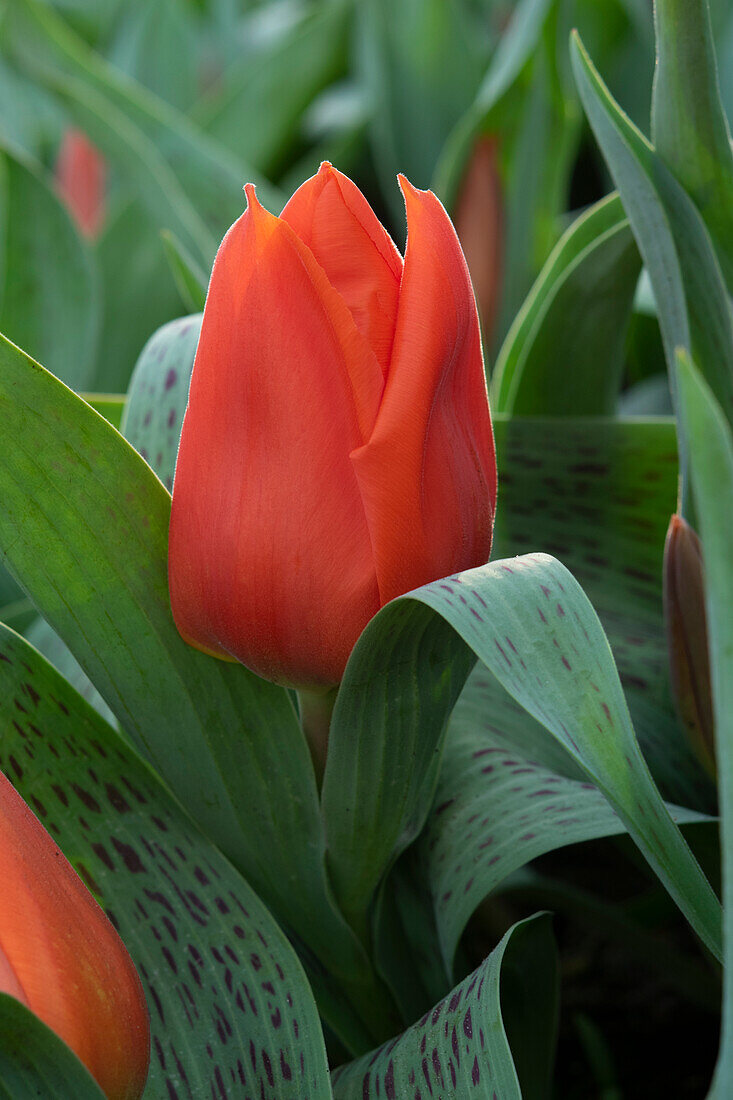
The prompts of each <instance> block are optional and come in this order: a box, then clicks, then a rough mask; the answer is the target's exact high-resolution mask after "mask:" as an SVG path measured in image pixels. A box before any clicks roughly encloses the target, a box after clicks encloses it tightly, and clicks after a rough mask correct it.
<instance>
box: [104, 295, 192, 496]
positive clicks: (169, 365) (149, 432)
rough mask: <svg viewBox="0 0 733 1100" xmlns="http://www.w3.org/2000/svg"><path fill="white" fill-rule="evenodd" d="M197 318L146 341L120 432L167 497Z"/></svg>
mask: <svg viewBox="0 0 733 1100" xmlns="http://www.w3.org/2000/svg"><path fill="white" fill-rule="evenodd" d="M201 317H202V315H201V314H200V313H195V314H193V315H192V316H190V317H179V318H178V319H177V320H176V321H169V322H168V324H167V325H163V327H162V328H159V329H158V331H157V332H155V333H153V335H152V336H151V337H150V339H149V340H148V342H147V344H146V345H145V347H144V348H143V350H142V351H141V352H140V356H139V358H138V361H137V363H136V364H135V370H134V371H133V373H132V378H131V379H130V385H129V388H128V391H127V402H126V405H125V412H124V415H123V417H122V425H121V427H120V431H121V432H122V434H123V435H124V437H125V438H126V439H128V440H129V441H130V443H132V445H133V447H134V448H135V450H136V451H137V452H138V453H139V454H140V455H142V457H143V458H144V459H145V461H146V462H147V463H148V465H149V466H152V468H153V469H154V470H155V472H156V474H157V475H158V477H159V478H160V480H161V481H162V482H163V484H164V485H165V487H166V489H167V490H168V492H170V491H171V489H172V488H173V474H174V472H175V469H176V457H177V455H178V442H179V439H180V437H181V425H182V424H183V414H184V413H185V411H186V402H187V401H188V387H189V384H190V381H191V371H192V370H193V360H194V356H195V355H196V345H197V344H198V339H199V332H200V331H201Z"/></svg>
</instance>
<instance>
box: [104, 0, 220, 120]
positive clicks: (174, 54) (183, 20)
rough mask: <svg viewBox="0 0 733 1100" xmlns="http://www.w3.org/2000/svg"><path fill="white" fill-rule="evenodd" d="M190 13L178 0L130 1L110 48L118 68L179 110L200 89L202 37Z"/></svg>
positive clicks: (187, 105)
mask: <svg viewBox="0 0 733 1100" xmlns="http://www.w3.org/2000/svg"><path fill="white" fill-rule="evenodd" d="M192 14H193V13H192V11H191V8H190V6H189V5H187V4H186V3H183V2H182V0H156V3H154V4H148V3H139V2H138V3H137V4H132V5H130V4H128V5H127V6H126V11H125V18H124V19H123V20H121V21H120V23H119V28H118V31H117V34H116V35H115V38H114V41H113V42H112V46H111V49H110V51H109V58H110V61H111V62H112V63H113V64H114V65H115V66H116V67H117V68H118V69H121V70H122V71H123V72H124V73H127V74H128V75H129V76H131V77H132V78H133V79H134V80H137V81H139V82H140V84H142V85H144V86H145V87H146V88H148V89H149V90H150V91H151V92H153V94H154V95H156V96H160V98H161V99H164V100H166V101H167V102H168V103H170V104H172V105H173V106H174V107H177V108H178V110H180V111H187V110H189V109H190V107H191V106H192V104H193V103H194V102H195V100H196V98H197V96H198V92H199V88H198V84H199V80H200V75H199V74H200V72H201V62H202V57H201V54H202V52H203V51H202V49H201V46H200V45H199V43H200V42H201V37H202V36H201V35H200V34H197V30H198V28H197V25H196V23H195V22H194V19H193V18H192Z"/></svg>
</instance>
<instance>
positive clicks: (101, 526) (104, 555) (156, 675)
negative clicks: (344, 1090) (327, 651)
mask: <svg viewBox="0 0 733 1100" xmlns="http://www.w3.org/2000/svg"><path fill="white" fill-rule="evenodd" d="M0 412H1V414H2V418H3V425H4V430H5V432H6V433H7V439H9V440H12V446H9V447H7V448H5V449H4V451H3V453H2V456H1V457H0V495H2V499H3V508H2V510H1V511H0V549H1V550H2V551H3V552H4V554H5V560H6V562H7V565H8V566H9V567H10V568H11V570H12V571H13V573H14V574H15V576H16V577H17V579H18V580H19V581H20V582H21V584H22V585H23V587H24V588H25V589H26V590H27V591H28V592H29V593H30V594H31V595H32V597H33V600H34V602H35V603H36V605H37V606H38V608H39V610H40V611H41V613H42V614H43V616H44V617H45V618H46V619H47V621H48V622H49V624H50V625H51V626H52V627H53V629H54V630H55V631H56V632H57V633H58V634H59V635H60V636H61V638H62V639H63V640H64V641H65V642H66V644H67V645H68V646H69V649H70V650H71V651H72V653H73V654H74V656H75V657H76V658H77V660H78V661H79V663H80V665H81V666H82V668H83V669H84V671H85V672H86V674H87V675H88V676H89V678H90V680H91V681H92V683H93V684H94V686H95V687H96V688H97V690H98V691H99V692H100V694H101V695H102V696H103V698H104V699H105V701H106V702H107V704H108V706H109V707H110V708H111V710H112V711H113V713H114V714H115V716H116V717H117V719H118V720H119V722H120V724H121V727H122V729H123V730H124V731H126V733H127V734H128V736H129V737H130V738H131V740H132V742H133V743H134V744H135V745H136V746H137V747H138V748H140V749H141V751H143V752H144V753H145V754H146V755H147V757H148V759H149V760H151V761H152V762H153V763H154V764H155V765H156V767H157V768H158V770H159V771H160V774H161V775H162V776H163V778H164V779H165V780H166V781H167V782H168V783H169V785H170V786H171V788H172V789H173V791H174V792H175V794H176V795H177V796H178V797H179V798H180V799H181V801H182V802H183V804H184V805H185V806H186V807H187V809H188V810H189V811H190V813H191V814H192V816H193V817H194V818H195V820H196V821H197V823H198V824H199V825H200V826H201V827H202V828H203V829H204V831H205V832H206V833H207V834H208V835H209V836H211V837H212V839H213V840H214V841H215V842H216V843H218V844H219V846H220V847H221V849H222V851H223V852H224V853H225V854H226V855H227V856H228V858H230V859H231V860H232V862H233V863H234V864H235V866H236V867H237V868H238V869H239V870H240V871H242V872H243V873H244V874H246V876H247V879H248V881H250V882H251V883H252V885H253V887H254V888H255V889H256V890H257V891H258V893H259V894H260V895H261V896H262V897H263V900H265V901H266V903H267V904H268V905H269V906H270V907H271V908H272V909H273V911H274V913H275V915H276V916H277V917H278V919H280V920H281V921H282V922H283V923H284V924H285V925H286V926H287V927H288V929H289V930H292V931H293V933H294V934H296V935H297V937H298V939H299V941H301V942H302V945H303V946H302V950H303V952H304V953H305V954H306V956H307V957H308V958H309V959H310V960H312V961H313V967H311V970H310V973H311V975H312V977H313V981H314V982H315V983H316V984H317V992H318V996H319V999H320V1000H319V1003H320V1005H321V1008H322V1010H323V1012H324V1014H326V1015H327V1017H328V1018H329V1024H331V1026H332V1027H333V1028H334V1030H336V1031H337V1032H338V1033H339V1034H342V1035H343V1037H344V1041H345V1042H346V1043H347V1044H348V1045H350V1046H351V1048H352V1049H354V1050H358V1049H364V1047H365V1046H366V1045H368V1043H369V1035H372V1036H375V1035H376V1036H378V1037H381V1035H382V1034H383V1033H384V1030H385V1029H387V1028H390V1027H392V1026H393V1020H394V1016H393V1009H392V1008H391V1006H390V1001H389V998H388V997H387V996H386V992H385V990H384V989H383V987H382V986H381V985H380V984H379V983H378V982H377V980H376V978H375V975H374V973H373V971H372V969H371V967H370V965H369V963H368V960H367V958H366V956H365V955H364V953H363V952H362V951H361V950H360V948H359V946H358V943H357V941H356V940H355V938H354V936H353V935H352V933H351V932H350V930H349V928H348V926H347V925H346V923H345V922H344V920H343V918H342V917H341V915H340V914H339V913H338V911H337V910H336V908H335V906H334V903H333V899H332V897H331V893H330V887H329V884H328V880H327V877H326V870H325V861H324V850H325V838H324V833H323V824H322V821H321V816H320V808H319V803H318V793H317V789H316V783H315V777H314V774H313V766H312V763H311V759H310V755H309V752H308V748H307V746H306V742H305V738H304V736H303V733H302V731H301V729H300V725H299V723H298V720H297V717H296V714H295V711H294V708H293V704H292V701H291V699H290V697H289V695H288V693H287V692H286V691H285V690H284V689H282V688H279V687H276V686H275V685H273V684H269V683H266V682H265V681H263V680H260V679H258V678H257V677H256V676H254V675H253V674H252V673H250V672H248V671H247V670H246V669H244V668H243V667H242V666H240V665H235V664H232V663H228V662H223V661H217V660H215V659H214V658H211V657H207V656H205V655H204V654H202V653H200V652H198V651H197V650H195V649H193V648H192V647H191V646H188V645H186V643H185V642H184V641H183V640H182V638H181V637H180V635H179V634H178V631H177V630H176V627H175V625H174V622H173V618H172V616H171V611H170V603H169V596H168V578H167V536H168V523H169V515H170V496H169V494H168V493H167V492H166V490H165V489H164V487H163V485H162V484H161V482H160V481H159V480H158V478H157V477H156V476H155V475H154V474H153V472H152V471H151V470H150V468H149V466H147V464H146V463H145V462H144V461H143V459H142V458H141V457H140V456H139V455H138V454H137V453H136V452H135V451H134V450H133V448H132V447H131V446H129V445H128V444H127V443H126V442H125V441H124V440H123V439H122V437H121V436H120V435H119V434H118V433H117V432H116V431H115V430H114V429H113V428H112V427H111V426H110V425H109V424H107V423H106V421H104V420H103V419H102V418H101V417H100V416H98V415H97V414H96V413H95V412H94V411H93V410H92V409H91V408H90V407H89V406H88V405H86V404H85V403H84V402H83V401H81V399H79V398H77V397H75V395H74V394H72V393H71V392H70V391H69V390H66V389H65V387H63V386H62V385H61V384H60V383H59V382H58V381H57V380H55V379H54V378H53V377H52V376H51V375H49V374H48V373H47V372H46V371H44V370H43V368H42V367H40V366H38V365H37V364H35V363H33V362H32V360H30V359H28V358H27V357H26V356H25V355H24V354H23V353H22V352H20V351H19V350H18V349H17V348H14V347H13V346H12V345H11V344H9V343H8V342H6V341H3V342H2V343H0ZM41 548H42V551H43V552H42V553H40V552H39V551H40V550H41ZM294 790H297V791H298V797H297V798H293V791H294ZM313 955H316V956H317V959H318V961H317V962H316V961H315V960H313V959H312V956H313ZM334 973H335V974H338V980H337V981H336V980H334V978H333V974H334ZM344 989H348V990H349V992H348V996H350V997H351V1000H352V1004H351V1005H350V1004H348V1003H347V1002H346V1001H345V1000H344V997H345V996H346V995H347V994H345V993H344ZM354 1006H356V1007H354ZM359 1013H363V1014H364V1017H365V1020H362V1019H359ZM365 1021H366V1022H365Z"/></svg>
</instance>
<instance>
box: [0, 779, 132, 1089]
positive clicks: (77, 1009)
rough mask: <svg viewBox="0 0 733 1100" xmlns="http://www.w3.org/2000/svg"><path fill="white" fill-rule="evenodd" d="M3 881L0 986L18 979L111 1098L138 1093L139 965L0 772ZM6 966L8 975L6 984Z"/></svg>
mask: <svg viewBox="0 0 733 1100" xmlns="http://www.w3.org/2000/svg"><path fill="white" fill-rule="evenodd" d="M0 881H2V883H3V895H2V906H1V907H0V944H1V949H0V990H2V991H3V992H7V993H10V994H11V995H12V996H17V995H18V994H17V990H18V988H19V989H20V991H21V994H22V995H21V996H19V997H18V999H19V1000H21V1001H22V1002H23V1004H25V1005H27V1007H28V1008H29V1009H30V1010H31V1011H32V1012H34V1013H35V1014H36V1016H38V1017H39V1018H40V1019H41V1020H43V1022H44V1023H45V1024H47V1025H48V1026H49V1027H50V1028H52V1029H53V1030H54V1031H55V1032H56V1034H57V1035H59V1036H60V1037H61V1038H62V1039H63V1040H64V1042H66V1043H67V1044H68V1045H69V1046H70V1047H71V1049H72V1050H73V1051H75V1053H76V1054H77V1055H78V1057H79V1058H80V1059H81V1061H82V1062H84V1064H85V1065H86V1067H87V1068H88V1069H89V1071H90V1073H92V1075H93V1076H94V1077H95V1078H96V1080H97V1081H98V1082H99V1085H100V1087H101V1088H102V1090H103V1092H104V1093H105V1094H106V1095H107V1096H108V1097H110V1100H133V1098H134V1100H137V1098H138V1097H139V1096H140V1095H141V1094H142V1091H143V1086H144V1084H145V1078H146V1076H147V1070H148V1056H149V1034H148V1015H147V1008H146V1006H145V996H144V994H143V990H142V986H141V984H140V979H139V977H138V975H137V971H136V970H135V967H134V966H133V964H132V960H131V958H130V956H129V955H128V954H127V951H126V950H125V947H124V945H123V943H122V940H121V939H120V937H119V936H118V935H117V933H116V932H115V930H114V928H113V927H112V925H111V924H110V922H109V921H108V920H107V918H106V917H105V915H104V913H103V912H102V910H101V909H100V908H99V906H98V905H97V903H96V902H95V901H94V899H93V897H92V896H91V894H90V893H89V892H88V890H87V889H86V888H85V886H84V885H83V884H82V882H81V879H79V878H78V877H77V875H76V873H75V872H74V871H73V869H72V867H71V866H70V864H69V863H67V861H66V860H65V859H64V857H63V856H62V855H61V853H60V852H59V850H58V848H57V847H56V845H55V843H54V841H53V840H52V839H51V837H50V836H49V834H48V833H47V832H46V830H45V829H44V828H43V826H42V825H41V823H40V822H39V821H38V819H37V818H36V817H35V816H34V815H33V813H32V812H31V810H30V809H29V808H28V806H26V804H25V802H24V801H23V799H22V798H21V797H20V795H19V794H18V793H17V791H16V790H15V789H14V787H13V786H12V784H11V783H10V782H9V781H8V779H6V777H5V776H4V775H3V774H2V772H0ZM3 957H4V958H5V960H6V962H7V965H8V967H9V971H5V970H4V967H3V964H2V959H3ZM4 973H5V976H6V977H7V976H8V973H9V974H10V976H11V980H10V982H9V984H8V985H5V983H4V979H3V974H4ZM12 979H14V981H13V980H12Z"/></svg>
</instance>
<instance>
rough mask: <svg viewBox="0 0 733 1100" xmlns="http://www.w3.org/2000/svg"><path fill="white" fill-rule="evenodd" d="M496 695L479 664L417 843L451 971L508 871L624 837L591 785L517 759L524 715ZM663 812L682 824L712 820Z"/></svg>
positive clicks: (454, 721) (454, 720)
mask: <svg viewBox="0 0 733 1100" xmlns="http://www.w3.org/2000/svg"><path fill="white" fill-rule="evenodd" d="M497 688H498V685H497V683H496V680H495V679H494V677H492V676H491V674H490V673H489V672H488V671H487V670H486V669H485V668H483V667H482V666H478V667H477V668H476V670H475V671H474V673H473V675H472V676H471V678H470V679H469V682H468V684H467V685H466V688H465V689H464V691H463V693H462V695H461V698H460V699H459V701H458V704H457V706H456V708H455V710H454V711H453V714H452V716H451V721H450V728H449V733H448V742H447V745H446V749H445V752H444V754H443V764H442V767H441V771H440V781H439V783H438V788H437V791H436V795H435V804H434V808H433V811H432V813H431V815H430V818H429V819H428V823H427V825H426V828H425V830H424V832H423V833H422V834H421V836H420V839H419V841H418V849H419V858H420V865H421V868H422V870H423V873H424V874H425V875H426V877H427V879H428V881H429V882H430V886H431V890H432V893H433V899H434V904H435V910H436V918H437V925H438V932H439V936H440V943H441V948H442V952H443V958H444V962H445V966H446V969H447V972H448V973H450V971H451V967H452V964H453V956H454V953H455V950H456V947H457V945H458V940H459V937H460V936H461V934H462V932H463V930H464V928H465V925H466V923H467V921H468V918H469V917H470V916H471V914H472V913H473V912H474V910H475V909H476V908H477V906H478V905H479V904H480V902H481V901H482V900H483V899H484V898H485V897H486V895H487V894H489V893H491V892H492V891H493V890H495V889H496V888H497V886H498V885H499V884H500V883H502V882H503V881H505V880H506V878H507V877H508V876H509V875H510V874H512V872H514V871H515V870H517V869H518V868H519V867H522V866H524V865H526V864H527V863H529V862H530V861H531V860H533V859H536V858H537V857H538V856H540V855H544V854H545V853H546V852H551V851H554V850H556V849H557V848H561V847H564V846H566V845H569V844H577V843H580V842H582V841H586V840H593V839H596V838H599V837H606V836H615V835H618V834H619V833H624V832H626V827H625V825H624V824H623V822H622V821H621V819H620V818H619V816H618V814H617V813H616V811H615V810H614V809H613V808H612V806H611V805H610V804H609V803H608V801H607V800H606V799H605V798H604V797H603V795H602V793H601V791H600V790H599V789H598V787H597V786H595V784H593V783H588V782H583V781H582V777H581V779H569V778H567V777H566V776H565V775H564V774H562V773H560V774H558V772H557V771H555V770H553V769H551V768H549V767H547V766H543V765H542V764H539V763H537V762H536V760H534V759H533V758H532V756H530V755H528V754H527V753H523V752H522V748H521V746H522V740H523V733H524V731H523V728H522V727H523V725H524V724H525V723H526V721H527V719H528V717H529V716H528V715H527V714H526V712H524V711H522V710H521V708H519V707H514V708H510V707H506V706H505V707H503V708H500V707H499V706H497V705H496V704H497V701H498V700H497V695H498V691H497ZM499 691H501V689H500V688H499ZM529 721H531V719H529ZM531 747H532V746H530V752H531ZM561 765H562V762H561ZM564 770H566V768H564V769H563V771H564ZM669 809H670V813H671V815H672V818H673V820H674V821H676V822H678V823H686V822H696V821H709V820H710V819H709V818H707V817H705V816H704V815H701V814H697V813H695V812H694V811H692V810H684V809H680V808H679V807H670V808H669Z"/></svg>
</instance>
